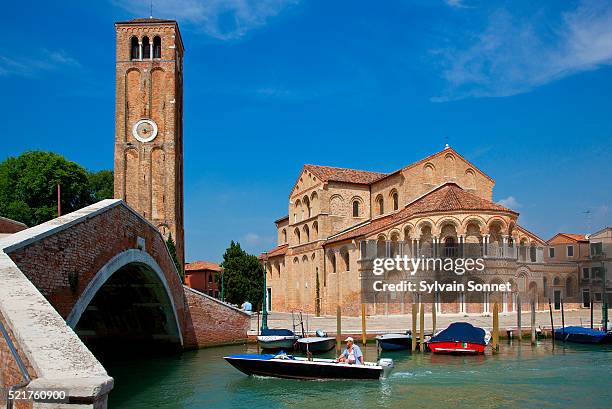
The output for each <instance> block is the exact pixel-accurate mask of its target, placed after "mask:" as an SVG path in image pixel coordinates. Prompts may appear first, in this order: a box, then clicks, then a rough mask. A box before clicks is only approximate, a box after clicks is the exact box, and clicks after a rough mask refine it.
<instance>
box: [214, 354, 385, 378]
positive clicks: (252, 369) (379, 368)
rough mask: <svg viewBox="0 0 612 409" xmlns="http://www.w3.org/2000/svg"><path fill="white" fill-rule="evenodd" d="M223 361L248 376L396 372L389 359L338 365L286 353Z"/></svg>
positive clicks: (239, 356) (348, 375)
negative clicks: (361, 363)
mask: <svg viewBox="0 0 612 409" xmlns="http://www.w3.org/2000/svg"><path fill="white" fill-rule="evenodd" d="M224 359H225V360H226V361H227V362H229V363H230V364H231V365H232V366H233V367H234V368H236V369H238V370H239V371H241V372H243V373H245V374H247V375H259V376H273V377H276V378H288V379H305V380H318V379H379V378H385V377H387V376H388V375H389V373H390V372H391V370H392V369H393V360H391V359H388V358H382V359H380V360H379V361H378V362H365V363H364V364H363V365H355V364H353V365H351V364H348V363H345V362H336V360H334V359H317V358H314V359H308V358H300V357H294V356H292V355H287V354H284V353H281V354H278V355H273V354H234V355H229V356H226V357H224Z"/></svg>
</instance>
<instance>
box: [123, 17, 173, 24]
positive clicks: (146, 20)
mask: <svg viewBox="0 0 612 409" xmlns="http://www.w3.org/2000/svg"><path fill="white" fill-rule="evenodd" d="M149 23H176V20H166V19H163V18H135V19H132V20H128V21H118V22H117V23H116V24H149Z"/></svg>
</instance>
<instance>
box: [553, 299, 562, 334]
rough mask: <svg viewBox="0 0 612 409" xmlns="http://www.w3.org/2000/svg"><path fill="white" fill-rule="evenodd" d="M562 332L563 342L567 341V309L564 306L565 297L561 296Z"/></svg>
mask: <svg viewBox="0 0 612 409" xmlns="http://www.w3.org/2000/svg"><path fill="white" fill-rule="evenodd" d="M561 334H562V337H563V342H565V311H564V308H563V298H561ZM553 336H554V334H553Z"/></svg>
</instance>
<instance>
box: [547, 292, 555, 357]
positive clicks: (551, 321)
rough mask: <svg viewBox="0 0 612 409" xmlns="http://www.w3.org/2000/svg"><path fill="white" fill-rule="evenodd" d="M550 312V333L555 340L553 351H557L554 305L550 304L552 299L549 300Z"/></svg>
mask: <svg viewBox="0 0 612 409" xmlns="http://www.w3.org/2000/svg"><path fill="white" fill-rule="evenodd" d="M548 311H549V312H550V331H551V334H552V339H553V343H552V345H553V349H555V322H554V320H553V313H552V303H551V302H550V298H549V299H548Z"/></svg>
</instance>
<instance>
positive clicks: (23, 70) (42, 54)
mask: <svg viewBox="0 0 612 409" xmlns="http://www.w3.org/2000/svg"><path fill="white" fill-rule="evenodd" d="M70 66H71V67H79V66H80V64H79V62H78V61H77V60H75V59H74V58H72V57H70V56H69V55H68V54H66V53H65V52H64V51H62V50H57V51H49V50H45V49H42V50H39V51H38V52H37V53H36V54H35V55H28V56H11V57H7V56H6V55H0V76H9V75H18V76H25V77H29V76H34V75H36V74H38V73H40V72H42V71H52V70H56V69H59V68H61V67H70Z"/></svg>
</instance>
